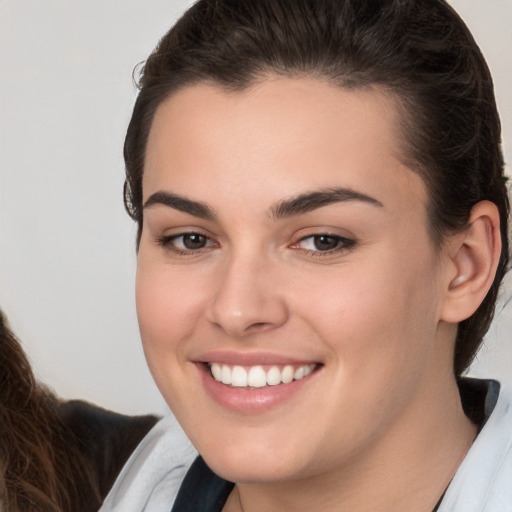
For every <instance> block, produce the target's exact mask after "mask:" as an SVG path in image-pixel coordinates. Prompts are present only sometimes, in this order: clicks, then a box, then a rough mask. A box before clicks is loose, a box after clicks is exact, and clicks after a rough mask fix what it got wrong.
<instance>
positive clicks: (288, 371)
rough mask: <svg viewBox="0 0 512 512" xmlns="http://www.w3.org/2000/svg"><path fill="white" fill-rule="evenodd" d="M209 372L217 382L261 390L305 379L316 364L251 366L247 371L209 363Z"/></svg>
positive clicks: (239, 367)
mask: <svg viewBox="0 0 512 512" xmlns="http://www.w3.org/2000/svg"><path fill="white" fill-rule="evenodd" d="M208 366H209V368H210V372H211V374H212V376H213V378H214V379H215V380H216V381H217V382H222V383H223V384H226V385H231V386H233V387H240V388H245V387H251V388H262V387H265V386H277V385H278V384H289V383H290V382H292V381H294V380H300V379H302V378H304V377H307V376H308V375H309V374H310V373H311V372H312V371H313V370H314V369H315V368H316V366H317V365H316V364H307V365H302V366H298V367H294V366H292V365H286V366H284V367H281V368H280V367H278V366H271V367H270V368H268V370H265V369H264V368H263V366H251V367H249V368H248V369H246V368H244V367H243V366H230V365H227V364H218V363H209V364H208Z"/></svg>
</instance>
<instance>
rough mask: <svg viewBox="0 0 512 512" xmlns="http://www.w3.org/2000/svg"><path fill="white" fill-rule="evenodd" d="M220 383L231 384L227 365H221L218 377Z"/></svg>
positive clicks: (229, 370)
mask: <svg viewBox="0 0 512 512" xmlns="http://www.w3.org/2000/svg"><path fill="white" fill-rule="evenodd" d="M220 380H221V382H222V384H231V368H230V367H229V366H227V365H224V366H223V367H222V373H221V378H220Z"/></svg>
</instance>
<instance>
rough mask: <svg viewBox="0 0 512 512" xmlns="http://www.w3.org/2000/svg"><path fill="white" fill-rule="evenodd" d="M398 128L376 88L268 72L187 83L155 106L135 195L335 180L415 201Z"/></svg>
mask: <svg viewBox="0 0 512 512" xmlns="http://www.w3.org/2000/svg"><path fill="white" fill-rule="evenodd" d="M399 127H400V123H399V122H398V119H397V109H396V107H395V102H394V99H393V97H392V96H390V95H389V94H386V93H385V92H383V91H380V90H378V89H372V88H367V89H364V90H363V89H359V90H347V89H343V88H339V87H337V86H334V85H331V84H329V83H327V82H324V81H322V80H319V79H313V78H300V79H298V78H269V79H266V80H264V81H262V82H259V83H257V84H256V85H253V86H251V87H249V88H247V89H244V90H242V91H236V92H233V91H227V90H225V89H223V88H221V87H219V86H216V85H211V84H198V85H193V86H188V87H185V88H184V89H182V90H179V91H177V92H176V93H174V94H173V95H171V96H170V97H169V98H168V99H167V100H166V101H165V102H163V103H162V104H161V105H160V106H159V108H158V109H157V112H156V114H155V118H154V120H153V125H152V127H151V130H150V135H149V139H148V145H147V152H146V162H145V171H144V179H143V193H144V197H145V198H147V197H148V195H149V194H151V193H154V192H155V191H156V190H158V189H166V188H168V189H171V190H172V191H173V192H176V193H179V194H184V195H190V194H191V193H192V194H195V195H198V196H203V197H202V199H205V200H208V196H210V195H212V193H214V192H215V191H217V192H219V191H221V192H223V193H224V195H223V197H224V198H227V197H230V198H231V199H232V200H233V201H234V200H235V199H234V198H236V197H243V192H245V191H247V192H248V193H249V192H250V193H251V194H252V195H254V194H257V193H258V192H259V193H261V197H262V199H263V198H265V199H268V200H271V199H272V200H279V199H281V198H282V197H284V196H291V195H294V194H300V193H302V192H303V191H304V189H311V188H325V187H337V186H344V187H348V188H354V189H358V190H359V191H361V192H363V193H368V194H369V195H374V194H377V195H378V196H380V197H379V200H381V199H385V198H386V196H387V195H391V196H392V195H395V196H396V195H397V194H400V193H403V194H406V195H408V196H413V197H414V199H415V203H416V204H418V202H419V204H421V205H424V204H425V196H426V194H425V189H424V185H423V182H422V180H421V179H420V178H419V177H418V175H417V174H416V173H414V172H412V171H411V170H410V169H409V168H407V167H406V166H405V165H404V164H403V163H402V162H403V161H404V158H402V137H401V136H400V130H399ZM212 183H214V184H215V187H214V188H215V191H212ZM397 185H399V186H397ZM361 188H362V189H363V190H360V189H361ZM418 200H419V201H418Z"/></svg>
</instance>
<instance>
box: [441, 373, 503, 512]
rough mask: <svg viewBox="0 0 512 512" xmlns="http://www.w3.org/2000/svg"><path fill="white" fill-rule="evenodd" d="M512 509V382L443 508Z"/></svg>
mask: <svg viewBox="0 0 512 512" xmlns="http://www.w3.org/2000/svg"><path fill="white" fill-rule="evenodd" d="M494 384H496V383H494ZM492 387H493V386H491V388H492ZM494 389H496V386H494ZM511 510H512V384H502V385H500V386H499V396H498V398H497V401H496V405H495V406H494V409H493V411H492V413H491V415H490V416H489V418H488V419H487V421H486V423H485V426H484V427H483V428H482V430H481V432H480V434H479V435H478V437H477V438H476V439H475V442H474V443H473V445H472V447H471V449H470V450H469V451H468V453H467V455H466V457H465V459H464V461H463V462H462V464H461V465H460V467H459V469H458V471H457V473H456V474H455V476H454V478H453V480H452V483H451V484H450V486H449V488H448V490H447V492H446V495H445V498H444V499H443V503H442V506H441V508H440V509H439V512H445V511H446V512H448V511H449V512H473V511H475V512H476V511H478V512H510V511H511Z"/></svg>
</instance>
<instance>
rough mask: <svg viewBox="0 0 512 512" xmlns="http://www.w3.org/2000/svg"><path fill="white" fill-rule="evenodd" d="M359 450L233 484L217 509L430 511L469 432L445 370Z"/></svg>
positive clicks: (459, 458) (467, 441)
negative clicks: (273, 477)
mask: <svg viewBox="0 0 512 512" xmlns="http://www.w3.org/2000/svg"><path fill="white" fill-rule="evenodd" d="M429 382H435V383H436V384H435V386H432V385H430V386H426V388H425V389H420V390H419V395H420V396H417V397H416V400H414V401H413V402H412V403H411V405H410V407H409V408H408V409H407V410H406V411H405V412H404V413H403V414H402V415H401V416H400V417H399V418H397V420H396V421H395V423H394V424H393V425H392V426H390V428H389V429H388V430H387V431H386V433H385V434H384V435H383V436H381V437H379V438H378V439H375V440H374V441H373V442H372V443H371V444H370V445H369V446H368V447H367V448H366V449H365V452H364V453H358V454H357V457H354V459H353V460H351V461H346V462H345V463H344V464H342V465H340V466H339V467H336V468H329V469H328V470H327V471H324V472H322V473H319V474H315V475H314V476H311V477H310V478H306V479H302V480H300V481H287V482H277V483H276V482H272V483H240V484H237V486H236V487H235V490H234V492H233V493H232V495H231V496H230V499H229V500H228V503H227V504H226V507H225V508H224V512H255V511H257V510H258V511H259V510H265V511H269V512H271V511H276V512H277V511H280V512H282V511H294V512H302V511H304V512H306V511H307V512H310V511H311V510H320V509H321V510H322V511H323V512H335V511H339V510H351V511H352V512H376V511H379V512H409V511H410V510H416V511H424V512H431V511H432V510H433V508H434V507H435V504H436V503H437V501H438V499H439V498H440V496H441V495H442V493H443V492H444V490H445V488H446V487H447V486H448V484H449V482H450V480H451V479H452V477H453V475H454V474H455V472H456V470H457V468H458V466H459V465H460V463H461V461H462V459H463V458H464V456H465V454H466V453H467V451H468V449H469V447H470V446H471V443H472V442H473V440H474V438H475V435H476V428H475V426H474V425H472V424H471V422H470V421H469V420H468V418H466V416H465V415H464V412H463V410H462V404H461V401H460V395H459V392H458V388H457V385H456V382H455V379H454V378H453V376H451V375H450V376H449V377H448V376H447V377H446V378H445V379H438V380H434V381H432V380H430V381H429Z"/></svg>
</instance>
